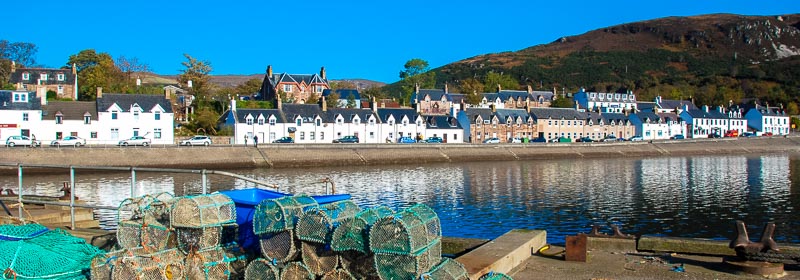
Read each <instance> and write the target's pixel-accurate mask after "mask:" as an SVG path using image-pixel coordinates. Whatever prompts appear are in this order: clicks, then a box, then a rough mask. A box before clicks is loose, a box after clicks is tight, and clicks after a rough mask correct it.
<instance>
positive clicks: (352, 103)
mask: <svg viewBox="0 0 800 280" xmlns="http://www.w3.org/2000/svg"><path fill="white" fill-rule="evenodd" d="M355 107H356V96H355V95H353V94H352V93H351V94H350V95H348V96H347V108H355Z"/></svg>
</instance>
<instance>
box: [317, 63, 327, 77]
mask: <svg viewBox="0 0 800 280" xmlns="http://www.w3.org/2000/svg"><path fill="white" fill-rule="evenodd" d="M319 76H320V77H321V78H322V79H323V80H325V79H327V78H326V77H325V66H322V68H321V69H319Z"/></svg>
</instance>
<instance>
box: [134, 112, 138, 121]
mask: <svg viewBox="0 0 800 280" xmlns="http://www.w3.org/2000/svg"><path fill="white" fill-rule="evenodd" d="M133 119H134V120H138V119H139V111H133Z"/></svg>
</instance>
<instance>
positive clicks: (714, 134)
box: [708, 133, 722, 138]
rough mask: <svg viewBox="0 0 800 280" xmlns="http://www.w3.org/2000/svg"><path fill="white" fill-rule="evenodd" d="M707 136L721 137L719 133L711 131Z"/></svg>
mask: <svg viewBox="0 0 800 280" xmlns="http://www.w3.org/2000/svg"><path fill="white" fill-rule="evenodd" d="M708 138H722V135H719V133H711V134H709V135H708Z"/></svg>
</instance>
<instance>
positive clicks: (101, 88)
mask: <svg viewBox="0 0 800 280" xmlns="http://www.w3.org/2000/svg"><path fill="white" fill-rule="evenodd" d="M102 97H103V87H97V97H96V98H97V99H100V98H102Z"/></svg>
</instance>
